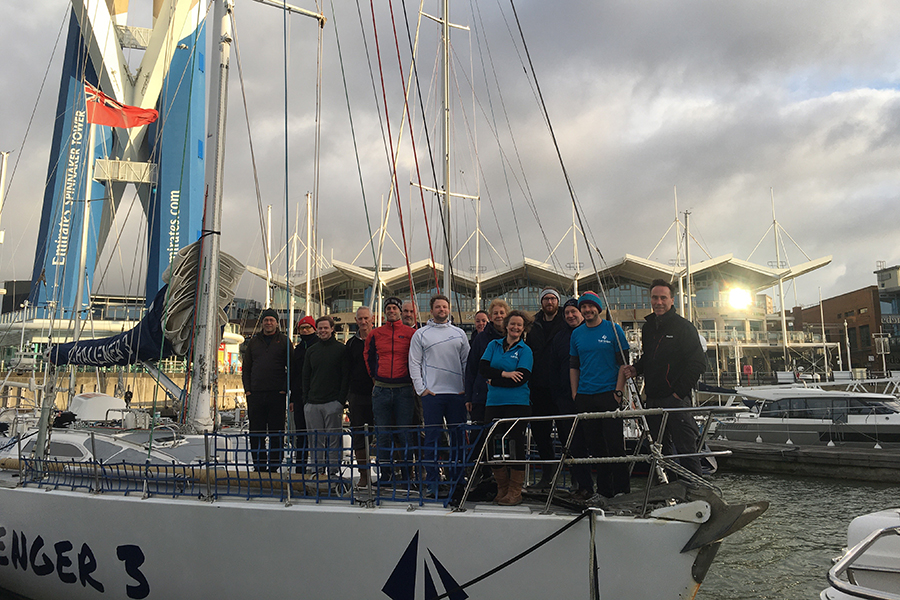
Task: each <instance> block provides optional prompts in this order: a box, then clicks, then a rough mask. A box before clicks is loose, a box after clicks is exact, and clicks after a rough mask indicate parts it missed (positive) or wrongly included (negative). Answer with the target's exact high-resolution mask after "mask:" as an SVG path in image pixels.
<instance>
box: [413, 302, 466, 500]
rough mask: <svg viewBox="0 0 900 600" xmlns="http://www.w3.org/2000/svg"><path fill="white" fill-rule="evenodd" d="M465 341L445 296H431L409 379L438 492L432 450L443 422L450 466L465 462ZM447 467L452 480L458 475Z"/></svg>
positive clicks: (415, 342) (428, 477)
mask: <svg viewBox="0 0 900 600" xmlns="http://www.w3.org/2000/svg"><path fill="white" fill-rule="evenodd" d="M468 357H469V340H468V339H467V338H466V334H465V332H463V330H462V329H460V328H459V327H456V326H455V325H453V324H452V323H451V322H450V300H449V298H447V297H446V296H444V295H443V294H437V295H435V296H433V297H432V298H431V319H429V320H428V323H427V324H426V325H425V326H424V327H422V328H421V329H417V330H416V333H415V335H413V337H412V340H411V341H410V345H409V375H410V377H411V378H412V381H413V387H414V388H415V390H416V394H418V395H419V396H421V398H422V411H423V414H424V417H425V441H424V446H425V447H424V448H423V450H422V459H423V461H424V462H425V473H426V477H425V481H426V483H427V484H428V485H429V491H431V492H432V493H435V494H436V493H437V487H438V486H437V484H438V480H439V474H438V468H437V463H436V461H435V449H436V448H437V445H438V442H439V440H440V437H441V429H442V427H443V425H444V421H445V420H446V422H447V427H448V428H449V430H450V448H451V456H450V462H451V464H453V463H458V462H460V461H462V459H463V458H464V456H465V454H464V449H463V448H462V445H461V442H462V432H461V431H460V429H459V427H457V425H461V424H463V423H465V422H466V397H465V391H466V388H465V373H466V360H467V359H468ZM460 472H461V471H460V469H459V468H458V467H451V469H450V472H449V476H450V479H451V481H452V480H455V479H456V478H457V477H458V475H459V474H460Z"/></svg>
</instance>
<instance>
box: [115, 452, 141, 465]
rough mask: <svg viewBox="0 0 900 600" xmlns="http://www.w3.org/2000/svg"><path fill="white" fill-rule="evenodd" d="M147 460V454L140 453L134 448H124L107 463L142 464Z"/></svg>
mask: <svg viewBox="0 0 900 600" xmlns="http://www.w3.org/2000/svg"><path fill="white" fill-rule="evenodd" d="M145 460H147V453H146V452H140V451H138V450H135V449H134V448H125V449H124V450H122V451H121V452H119V453H118V454H116V455H115V456H114V457H113V458H112V459H111V460H110V461H109V462H110V463H121V462H124V463H128V464H138V465H139V464H143V462H144V461H145Z"/></svg>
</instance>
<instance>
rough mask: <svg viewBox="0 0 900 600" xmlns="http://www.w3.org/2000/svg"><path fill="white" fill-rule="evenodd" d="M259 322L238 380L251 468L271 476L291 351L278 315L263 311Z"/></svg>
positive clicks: (278, 462)
mask: <svg viewBox="0 0 900 600" xmlns="http://www.w3.org/2000/svg"><path fill="white" fill-rule="evenodd" d="M260 321H261V324H262V330H261V331H259V332H258V333H257V334H256V335H254V336H253V337H252V338H251V339H250V341H249V342H247V348H246V350H245V351H244V357H243V361H242V363H243V372H242V375H241V378H242V380H243V383H244V395H245V397H246V398H247V414H248V416H249V417H250V453H251V455H252V457H253V465H254V467H253V468H254V470H256V471H260V472H266V471H271V472H273V473H274V472H276V471H278V468H279V467H280V466H281V447H282V438H283V436H284V424H285V408H286V406H285V402H286V398H287V389H288V381H287V364H288V357H290V355H291V350H292V348H291V342H290V340H288V338H287V336H286V335H284V334H283V333H281V331H280V330H279V329H278V313H276V312H275V311H274V310H272V309H271V308H267V309H266V310H264V311H263V312H262V314H260ZM267 436H268V439H269V448H268V451H266V437H267Z"/></svg>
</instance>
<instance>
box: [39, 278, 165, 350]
mask: <svg viewBox="0 0 900 600" xmlns="http://www.w3.org/2000/svg"><path fill="white" fill-rule="evenodd" d="M168 290H169V286H168V285H164V286H163V287H162V289H161V290H159V292H157V294H156V297H155V298H154V299H153V303H152V304H151V305H150V309H149V310H148V311H147V314H146V315H145V316H144V318H143V319H141V320H140V322H139V323H138V324H137V325H136V326H135V327H134V328H133V329H130V330H128V331H125V332H123V333H120V334H119V335H115V336H112V337H108V338H103V339H100V340H86V341H79V342H77V343H76V342H69V343H66V344H59V345H56V346H53V347H51V348H50V353H49V359H50V362H51V364H54V365H66V364H72V365H91V366H95V367H111V366H124V365H133V364H135V363H138V362H141V361H144V360H151V361H157V360H160V359H162V358H168V357H170V356H173V355H174V354H175V348H174V347H173V346H172V344H171V343H170V342H169V340H167V339H166V338H165V335H164V332H163V325H162V323H163V310H164V309H165V306H166V293H167V292H168Z"/></svg>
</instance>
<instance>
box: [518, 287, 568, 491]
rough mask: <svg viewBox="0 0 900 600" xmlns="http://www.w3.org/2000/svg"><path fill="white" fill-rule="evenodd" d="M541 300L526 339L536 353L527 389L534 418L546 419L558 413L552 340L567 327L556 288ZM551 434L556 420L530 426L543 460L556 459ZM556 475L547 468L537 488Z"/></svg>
mask: <svg viewBox="0 0 900 600" xmlns="http://www.w3.org/2000/svg"><path fill="white" fill-rule="evenodd" d="M538 298H539V300H540V302H541V310H539V311H538V312H537V314H535V315H534V324H533V325H532V326H531V331H530V332H528V336H527V337H526V338H525V343H526V344H528V347H529V348H531V352H532V353H533V354H534V368H533V369H532V371H531V379H530V380H529V381H528V386H529V387H530V388H531V415H532V416H533V417H542V416H543V417H547V416H553V415H556V414H559V413H558V411H557V408H556V402H555V401H554V399H553V380H554V373H553V370H552V369H551V368H550V348H551V346H552V345H553V338H554V337H556V335H557V334H559V333H560V332H562V331H563V330H564V329H566V327H567V326H566V320H565V319H564V318H563V313H562V311H561V310H559V292H557V291H556V290H554V289H553V288H547V289H545V290H541V293H540V296H539V297H538ZM552 431H553V421H550V420H546V421H534V422H532V423H531V435H532V437H533V438H534V443H535V444H536V445H537V450H538V455H540V458H541V460H554V459H556V452H554V450H553V439H552V437H551V433H552ZM553 472H554V468H553V466H552V465H545V466H544V467H543V468H542V470H541V480H540V481H539V482H538V483H537V485H536V486H535V488H536V489H539V490H545V489H548V488H549V487H550V483H551V482H552V481H553Z"/></svg>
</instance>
